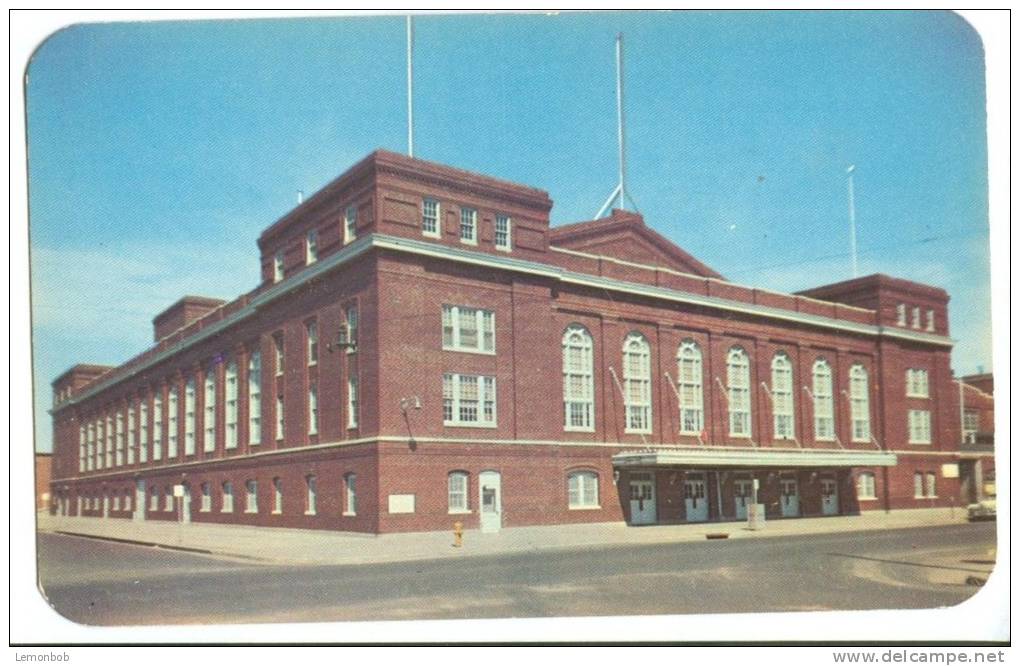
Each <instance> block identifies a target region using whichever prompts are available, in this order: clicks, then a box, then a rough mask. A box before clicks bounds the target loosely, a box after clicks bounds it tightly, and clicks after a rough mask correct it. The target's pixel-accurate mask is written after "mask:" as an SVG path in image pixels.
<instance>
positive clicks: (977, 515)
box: [967, 497, 995, 520]
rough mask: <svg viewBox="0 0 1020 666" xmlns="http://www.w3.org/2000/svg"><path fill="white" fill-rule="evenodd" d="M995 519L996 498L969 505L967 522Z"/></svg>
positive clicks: (988, 498)
mask: <svg viewBox="0 0 1020 666" xmlns="http://www.w3.org/2000/svg"><path fill="white" fill-rule="evenodd" d="M994 518H995V497H987V498H985V499H983V500H981V501H980V502H975V503H974V504H968V505H967V520H993V519H994Z"/></svg>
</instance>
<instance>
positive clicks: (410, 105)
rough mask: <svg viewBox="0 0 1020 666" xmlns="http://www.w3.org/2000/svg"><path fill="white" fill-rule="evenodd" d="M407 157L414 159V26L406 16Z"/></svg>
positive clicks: (408, 16) (409, 16) (409, 17)
mask: <svg viewBox="0 0 1020 666" xmlns="http://www.w3.org/2000/svg"><path fill="white" fill-rule="evenodd" d="M407 156H408V157H414V25H413V24H412V22H411V15H410V14H408V15H407Z"/></svg>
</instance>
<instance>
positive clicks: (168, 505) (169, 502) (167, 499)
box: [163, 486, 174, 511]
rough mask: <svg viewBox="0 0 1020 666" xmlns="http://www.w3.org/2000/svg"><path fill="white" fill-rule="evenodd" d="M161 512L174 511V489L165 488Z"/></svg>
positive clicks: (170, 487)
mask: <svg viewBox="0 0 1020 666" xmlns="http://www.w3.org/2000/svg"><path fill="white" fill-rule="evenodd" d="M163 497H164V501H163V510H164V511H173V510H174V489H173V487H172V486H167V487H166V494H165V495H164V496H163Z"/></svg>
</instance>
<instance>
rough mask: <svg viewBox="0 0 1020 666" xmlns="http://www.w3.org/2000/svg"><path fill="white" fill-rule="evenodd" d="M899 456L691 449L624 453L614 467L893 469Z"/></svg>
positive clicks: (873, 452)
mask: <svg viewBox="0 0 1020 666" xmlns="http://www.w3.org/2000/svg"><path fill="white" fill-rule="evenodd" d="M895 464H896V454H894V453H888V452H886V451H854V450H848V449H838V450H833V449H761V448H730V447H716V446H697V447H695V446H690V447H678V448H669V449H645V450H642V451H624V452H622V453H617V454H616V455H615V456H613V465H614V466H615V467H663V466H684V467H755V468H766V467H784V468H788V467H893V466H894V465H895Z"/></svg>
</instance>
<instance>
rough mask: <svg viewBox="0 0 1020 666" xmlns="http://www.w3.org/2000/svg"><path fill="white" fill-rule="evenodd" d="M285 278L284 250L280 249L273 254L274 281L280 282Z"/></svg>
mask: <svg viewBox="0 0 1020 666" xmlns="http://www.w3.org/2000/svg"><path fill="white" fill-rule="evenodd" d="M282 279H283V250H279V251H277V252H276V254H274V255H273V282H279V281H280V280H282Z"/></svg>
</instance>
